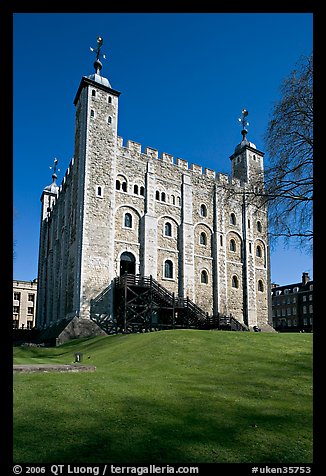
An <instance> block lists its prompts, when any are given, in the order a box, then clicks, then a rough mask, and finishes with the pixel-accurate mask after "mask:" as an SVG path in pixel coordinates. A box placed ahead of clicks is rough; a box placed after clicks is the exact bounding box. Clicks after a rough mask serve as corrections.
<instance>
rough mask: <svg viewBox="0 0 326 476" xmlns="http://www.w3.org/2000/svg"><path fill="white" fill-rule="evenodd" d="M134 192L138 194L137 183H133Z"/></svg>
mask: <svg viewBox="0 0 326 476" xmlns="http://www.w3.org/2000/svg"><path fill="white" fill-rule="evenodd" d="M134 193H135V194H136V195H138V185H134Z"/></svg>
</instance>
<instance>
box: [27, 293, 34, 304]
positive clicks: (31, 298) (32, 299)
mask: <svg viewBox="0 0 326 476" xmlns="http://www.w3.org/2000/svg"><path fill="white" fill-rule="evenodd" d="M28 300H29V301H31V302H34V300H35V294H29V295H28Z"/></svg>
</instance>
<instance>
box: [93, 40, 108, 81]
mask: <svg viewBox="0 0 326 476" xmlns="http://www.w3.org/2000/svg"><path fill="white" fill-rule="evenodd" d="M102 45H103V38H101V37H100V36H98V37H97V47H96V48H92V47H90V50H91V51H92V52H94V53H95V54H96V60H95V61H94V68H95V71H96V74H100V71H101V69H102V63H101V60H100V57H101V58H103V59H106V57H105V55H103V54H101V47H102Z"/></svg>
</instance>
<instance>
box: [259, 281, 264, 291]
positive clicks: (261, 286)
mask: <svg viewBox="0 0 326 476" xmlns="http://www.w3.org/2000/svg"><path fill="white" fill-rule="evenodd" d="M258 291H260V292H263V291H264V284H263V282H262V280H261V279H259V281H258Z"/></svg>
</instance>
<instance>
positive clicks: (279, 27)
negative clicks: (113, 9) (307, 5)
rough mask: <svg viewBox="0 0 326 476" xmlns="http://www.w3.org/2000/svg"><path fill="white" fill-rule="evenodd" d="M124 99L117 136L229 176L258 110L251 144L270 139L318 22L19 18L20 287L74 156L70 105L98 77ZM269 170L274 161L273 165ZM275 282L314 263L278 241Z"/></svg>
mask: <svg viewBox="0 0 326 476" xmlns="http://www.w3.org/2000/svg"><path fill="white" fill-rule="evenodd" d="M97 36H102V37H103V39H104V45H103V53H104V54H105V55H106V58H107V59H106V60H103V61H102V62H103V69H102V74H103V76H106V77H107V78H108V79H109V81H110V83H111V85H112V87H113V88H114V89H116V90H118V91H120V92H121V96H120V99H119V122H118V134H119V135H120V136H122V137H123V138H124V141H127V140H128V139H130V140H134V141H136V142H139V143H141V144H142V145H143V147H146V146H150V147H153V148H155V149H158V150H159V153H160V152H167V153H169V154H171V155H173V156H174V157H181V158H183V159H185V160H188V162H189V163H192V162H193V163H196V164H199V165H202V166H203V167H208V168H211V169H213V170H215V171H216V172H224V173H230V171H231V169H230V159H229V157H230V155H231V154H232V153H233V151H234V148H235V146H236V145H237V144H238V143H239V142H240V141H241V134H240V131H241V127H240V123H239V122H238V117H239V116H240V115H241V110H242V108H246V109H248V111H249V117H248V121H249V133H248V139H249V140H250V141H252V142H254V143H255V144H256V146H257V148H258V149H260V150H264V140H263V136H264V133H265V131H266V129H267V124H268V121H269V119H270V117H271V113H272V109H273V105H274V104H275V102H276V101H278V99H279V98H280V89H279V88H280V85H281V82H282V81H283V80H284V79H285V78H286V77H287V76H288V75H289V74H290V72H291V71H292V70H293V69H294V68H295V64H296V62H297V61H298V60H299V58H300V56H301V55H309V54H310V53H311V52H312V48H313V16H312V14H310V13H101V14H97V13H96V14H95V13H68V14H67V13H64V14H62V13H45V14H43V13H40V14H38V13H17V14H14V39H13V40H14V41H13V55H14V56H13V63H14V81H13V87H14V104H13V111H14V130H13V133H14V134H13V140H14V143H13V146H14V246H15V249H14V253H15V257H14V263H13V266H14V269H13V277H14V279H21V280H32V279H34V278H35V277H36V276H37V261H38V241H39V225H40V212H41V202H40V197H41V194H42V190H43V188H44V187H45V186H46V185H48V184H49V183H51V174H52V172H51V170H50V169H49V166H51V165H52V163H53V160H54V158H55V157H56V158H58V160H59V164H58V167H59V168H60V172H59V174H58V183H59V184H60V182H61V180H62V178H63V176H64V173H65V171H66V169H67V167H68V164H69V162H70V160H71V158H72V157H73V154H74V120H75V107H74V105H73V100H74V98H75V94H76V92H77V89H78V86H79V83H80V80H81V77H82V76H84V75H89V74H92V73H93V72H94V70H93V62H94V54H92V53H91V51H90V46H93V47H94V46H96V38H97ZM265 161H266V163H268V156H267V155H265ZM271 264H272V273H271V274H272V281H274V282H277V283H279V284H287V283H293V282H297V281H300V279H301V273H302V272H303V271H308V272H309V274H310V277H311V278H312V277H313V266H312V256H311V255H307V254H305V253H302V252H300V251H299V250H297V249H295V248H294V247H291V248H287V249H284V248H283V246H282V243H281V242H280V243H279V244H278V246H277V247H276V248H275V249H273V250H272V252H271Z"/></svg>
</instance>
